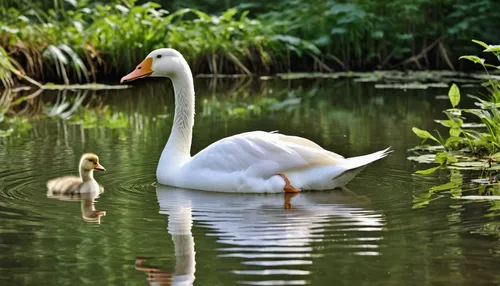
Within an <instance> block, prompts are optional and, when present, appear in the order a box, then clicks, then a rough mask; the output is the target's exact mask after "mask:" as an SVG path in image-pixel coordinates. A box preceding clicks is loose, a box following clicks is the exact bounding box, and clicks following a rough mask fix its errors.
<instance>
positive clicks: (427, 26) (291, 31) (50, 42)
mask: <svg viewBox="0 0 500 286" xmlns="http://www.w3.org/2000/svg"><path fill="white" fill-rule="evenodd" d="M157 1H159V3H161V4H158V3H155V2H146V3H144V2H143V1H141V2H136V1H135V0H121V1H119V0H102V1H99V2H96V1H91V0H81V1H71V0H43V1H29V0H20V1H13V0H0V46H1V47H3V49H4V50H5V52H6V53H7V54H8V60H6V58H5V53H4V55H3V56H2V59H3V63H7V62H10V63H14V62H17V63H19V67H18V66H14V67H15V68H16V70H17V71H19V72H18V73H15V74H16V76H14V77H13V76H12V73H9V72H3V73H2V77H1V78H3V79H4V81H3V82H2V84H3V85H6V84H7V83H8V84H13V83H14V81H15V79H16V77H17V75H18V74H22V75H27V76H30V77H33V78H36V79H38V80H40V81H58V82H61V83H69V82H88V81H96V80H97V79H98V78H99V79H100V80H101V81H102V80H103V79H108V78H109V79H112V78H113V77H119V76H120V75H123V74H124V73H126V72H128V71H129V70H130V69H131V68H132V67H134V66H135V65H136V64H137V63H138V62H139V61H140V60H141V59H143V57H144V56H145V55H146V54H147V53H149V52H150V51H151V50H153V49H155V48H159V47H173V48H176V49H178V50H180V51H181V52H182V53H183V54H184V55H185V56H186V58H187V59H188V61H189V62H190V64H191V65H192V66H193V71H194V72H195V73H244V74H250V73H275V72H286V71H291V70H293V71H333V70H352V69H380V68H384V69H385V68H403V67H404V68H417V69H423V68H448V69H458V68H460V64H458V61H457V58H458V56H457V55H458V54H464V53H469V52H470V51H469V50H468V49H469V47H470V43H469V42H468V40H467V39H469V38H471V37H475V38H486V36H484V35H485V33H487V35H488V38H490V39H491V40H492V41H494V40H495V39H492V37H493V38H495V37H500V36H498V35H500V33H499V32H500V27H499V25H498V24H497V23H500V21H499V20H500V3H498V2H497V1H493V0H478V1H476V2H466V1H465V0H456V1H455V0H454V1H451V0H439V1H428V0H408V1H404V3H401V2H397V1H389V0H383V1H378V0H353V1H349V3H344V1H333V0H329V1H323V0H312V1H299V0H289V1H274V0H273V1H262V0H257V1H252V3H250V4H249V3H244V2H243V1H239V0H233V1H225V2H224V3H223V4H221V3H219V2H217V1H199V0H186V1H164V0H157ZM142 3H144V4H142ZM162 5H163V6H162ZM186 7H192V8H186ZM193 7H194V8H193ZM196 7H197V8H200V9H195V8H196ZM229 7H236V8H229ZM164 8H169V9H170V8H171V9H174V10H171V11H167V10H165V9H164ZM221 8H223V9H222V10H221ZM201 9H205V10H206V11H210V13H211V14H208V13H206V12H203V11H202V10H201ZM498 41H500V39H498ZM20 67H22V68H23V71H22V72H21V71H20V69H19V68H20ZM3 70H6V69H5V67H3ZM7 70H9V69H7Z"/></svg>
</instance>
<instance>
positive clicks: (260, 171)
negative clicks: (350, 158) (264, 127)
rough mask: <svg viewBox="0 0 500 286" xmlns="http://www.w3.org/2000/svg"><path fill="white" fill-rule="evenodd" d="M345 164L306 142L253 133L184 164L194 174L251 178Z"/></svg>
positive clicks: (222, 143) (224, 142)
mask: <svg viewBox="0 0 500 286" xmlns="http://www.w3.org/2000/svg"><path fill="white" fill-rule="evenodd" d="M345 161H346V159H344V157H342V156H340V155H337V154H335V153H332V152H330V151H327V150H325V149H323V148H321V147H320V146H319V145H317V144H315V143H314V142H312V141H309V140H307V139H304V138H300V137H294V136H286V135H282V134H278V133H268V132H263V131H256V132H247V133H241V134H238V135H234V136H231V137H227V138H224V139H222V140H220V141H217V142H215V143H213V144H211V145H210V146H208V147H207V148H206V149H204V150H202V151H200V152H199V153H198V154H196V156H194V157H193V158H192V160H191V162H189V163H188V164H189V167H190V168H193V169H198V170H201V169H210V170H212V171H219V172H224V173H232V172H241V171H248V172H252V173H253V174H254V175H259V176H272V175H276V174H277V173H280V172H285V171H287V170H291V169H300V168H303V167H306V166H307V167H310V166H315V165H335V164H338V163H342V162H345Z"/></svg>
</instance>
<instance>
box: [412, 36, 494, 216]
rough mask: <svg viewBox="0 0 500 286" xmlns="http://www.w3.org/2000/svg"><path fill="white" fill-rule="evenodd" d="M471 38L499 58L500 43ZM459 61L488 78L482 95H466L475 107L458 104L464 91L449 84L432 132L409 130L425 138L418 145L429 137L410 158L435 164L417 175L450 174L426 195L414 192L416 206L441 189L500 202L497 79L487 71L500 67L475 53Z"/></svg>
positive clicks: (429, 198)
mask: <svg viewBox="0 0 500 286" xmlns="http://www.w3.org/2000/svg"><path fill="white" fill-rule="evenodd" d="M474 42H475V43H477V44H479V45H480V46H481V47H482V48H483V49H484V52H486V53H490V54H493V55H494V56H495V57H496V58H497V61H500V46H497V45H494V46H492V45H487V44H485V43H484V42H481V41H474ZM461 59H462V60H468V61H470V62H473V63H475V64H478V65H480V66H482V67H483V68H484V70H485V72H486V74H487V75H488V80H487V82H485V83H483V87H484V88H485V89H486V93H483V94H480V95H479V96H477V95H469V94H468V95H467V97H468V98H470V99H472V100H473V107H472V108H470V107H460V105H461V101H462V99H463V97H464V95H463V94H461V92H460V89H459V87H458V86H457V85H455V84H453V85H452V86H451V88H450V90H449V92H448V97H449V100H450V104H451V108H449V109H446V110H443V113H444V116H445V118H442V119H441V118H440V119H436V120H435V121H436V124H439V125H440V128H437V129H436V130H434V132H433V133H431V132H428V131H425V130H421V129H419V128H417V127H414V128H413V132H414V133H415V134H416V135H417V136H418V137H420V138H422V139H423V142H422V143H425V142H426V141H430V142H432V144H422V145H420V146H417V147H415V148H412V149H410V152H413V153H415V154H414V155H415V156H410V157H409V158H408V159H409V160H412V161H416V162H419V163H434V164H438V165H437V166H436V165H434V166H433V167H431V168H429V169H425V170H418V171H417V172H416V173H417V174H421V175H429V174H432V173H434V172H436V171H437V170H440V169H445V170H447V171H448V172H449V174H448V176H449V178H450V180H449V182H447V183H445V184H443V185H440V186H436V187H433V188H431V189H430V190H429V193H427V194H423V195H420V196H417V197H416V198H415V200H414V201H415V206H416V207H421V206H425V205H427V204H428V203H429V201H430V200H431V199H432V198H433V197H435V195H436V194H437V193H439V192H443V191H446V192H449V193H450V194H451V195H452V196H453V197H456V198H469V199H493V200H500V187H499V186H500V184H499V180H498V174H499V171H500V111H499V108H500V77H498V76H494V75H491V74H490V72H489V70H491V69H492V70H498V69H500V65H498V66H497V65H492V64H490V63H487V62H486V61H485V59H483V58H480V57H478V56H475V55H466V56H462V57H461ZM464 174H466V175H467V176H468V177H471V179H470V181H469V182H466V181H464V179H463V176H464ZM465 186H467V187H465ZM466 190H467V191H475V192H476V193H474V194H473V195H471V196H465V197H464V196H463V194H462V192H465V191H466ZM469 195H470V193H469ZM477 195H479V196H477ZM495 207H496V209H497V210H498V209H500V204H498V203H496V204H495Z"/></svg>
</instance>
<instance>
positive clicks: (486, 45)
mask: <svg viewBox="0 0 500 286" xmlns="http://www.w3.org/2000/svg"><path fill="white" fill-rule="evenodd" d="M472 42H474V43H476V44H478V45H481V46H483V47H484V48H485V49H487V48H488V44H486V43H485V42H482V41H478V40H472Z"/></svg>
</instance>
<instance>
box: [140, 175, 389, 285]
mask: <svg viewBox="0 0 500 286" xmlns="http://www.w3.org/2000/svg"><path fill="white" fill-rule="evenodd" d="M156 191H157V197H158V203H159V205H160V213H162V214H166V215H167V216H168V232H169V233H170V235H171V236H172V240H173V242H174V245H175V256H176V270H175V272H174V273H171V279H169V283H171V284H168V285H192V284H193V283H194V280H195V271H196V269H195V265H196V262H195V243H194V238H193V236H192V232H191V228H192V225H193V222H196V224H197V226H201V227H205V228H206V229H207V231H206V235H208V236H215V237H217V238H218V240H217V243H218V249H217V250H218V252H219V255H218V258H220V259H238V260H239V261H240V264H235V265H240V266H236V267H233V268H232V271H231V272H232V273H234V274H237V275H244V276H242V277H243V278H244V280H245V281H240V283H245V284H254V283H259V284H262V283H264V284H269V283H271V284H273V283H275V282H276V283H281V282H283V281H275V280H272V278H273V275H280V277H283V276H286V277H289V278H290V280H286V283H299V284H300V283H303V282H305V280H304V277H307V275H309V274H311V271H310V270H306V269H304V267H306V268H307V267H310V266H309V265H312V264H313V263H314V258H315V257H319V256H321V254H320V253H319V252H316V251H315V248H316V247H318V245H322V242H323V245H325V246H328V247H331V246H332V245H333V246H334V247H342V248H346V249H348V250H349V251H351V253H352V254H353V255H376V254H378V243H379V240H380V239H381V234H382V233H381V231H383V228H384V225H385V221H384V217H383V216H382V215H381V214H380V213H378V212H375V211H373V210H371V209H370V208H369V207H370V204H371V202H370V200H369V199H368V198H367V197H362V196H357V195H356V194H354V193H353V192H350V191H348V190H335V191H322V192H310V193H299V194H297V195H295V196H283V195H282V194H267V195H266V194H230V193H214V192H203V191H197V190H188V189H181V188H174V187H169V186H163V185H158V186H157V189H156ZM283 206H285V207H284V208H283ZM313 243H314V244H313ZM239 267H241V268H242V269H239ZM249 268H250V269H249ZM152 269H156V270H158V269H157V268H152ZM152 269H147V270H149V271H152ZM147 270H144V271H147ZM158 271H159V270H158ZM251 277H253V278H254V279H255V280H258V282H257V281H253V282H252V281H249V280H252V279H250V278H251ZM274 277H276V276H274ZM266 279H269V280H266ZM262 280H266V281H262ZM273 281H274V282H273ZM166 285H167V284H166Z"/></svg>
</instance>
